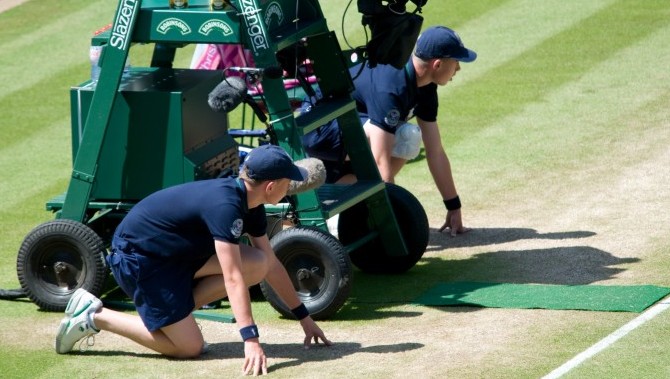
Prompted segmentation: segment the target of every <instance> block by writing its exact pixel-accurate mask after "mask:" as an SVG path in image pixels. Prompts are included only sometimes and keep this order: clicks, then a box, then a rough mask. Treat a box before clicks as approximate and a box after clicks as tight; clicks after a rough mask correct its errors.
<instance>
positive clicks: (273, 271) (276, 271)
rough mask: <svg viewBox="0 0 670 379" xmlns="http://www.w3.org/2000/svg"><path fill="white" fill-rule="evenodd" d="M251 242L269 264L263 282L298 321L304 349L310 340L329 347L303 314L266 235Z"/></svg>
mask: <svg viewBox="0 0 670 379" xmlns="http://www.w3.org/2000/svg"><path fill="white" fill-rule="evenodd" d="M251 242H252V244H253V245H254V247H256V248H258V249H260V250H262V251H263V252H264V253H265V255H266V256H267V258H268V260H269V262H270V263H269V270H268V273H267V276H266V277H265V281H266V282H267V283H268V284H269V285H270V287H272V290H273V291H274V292H275V293H276V294H277V296H279V298H280V299H281V300H282V301H283V302H284V304H286V306H287V307H288V308H289V309H291V310H292V311H293V313H294V314H295V315H296V318H298V319H299V321H300V325H301V326H302V329H303V331H304V332H305V339H304V344H305V348H309V347H310V346H311V344H312V340H313V341H314V343H317V344H318V343H319V340H321V341H322V342H323V343H324V344H326V345H331V344H332V342H330V341H329V340H328V339H327V338H326V336H325V335H324V333H323V331H322V330H321V329H320V328H319V327H318V326H317V325H316V323H315V322H314V320H313V319H312V317H311V316H309V313H304V312H306V309H305V308H304V305H303V304H302V303H301V302H300V298H299V297H298V295H297V294H296V291H295V288H293V283H291V279H290V278H289V276H288V272H286V268H285V267H284V265H282V264H281V262H280V261H279V260H278V259H277V256H276V255H275V253H274V251H273V250H272V246H271V245H270V240H269V239H268V237H267V235H264V236H262V237H252V238H251Z"/></svg>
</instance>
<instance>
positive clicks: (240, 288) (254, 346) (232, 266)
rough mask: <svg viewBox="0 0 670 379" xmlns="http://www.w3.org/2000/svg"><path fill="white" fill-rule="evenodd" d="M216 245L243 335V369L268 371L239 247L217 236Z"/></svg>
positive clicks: (247, 370)
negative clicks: (245, 280) (218, 238)
mask: <svg viewBox="0 0 670 379" xmlns="http://www.w3.org/2000/svg"><path fill="white" fill-rule="evenodd" d="M214 248H215V249H216V256H217V258H218V259H219V264H220V265H221V272H222V273H223V281H224V284H225V286H226V294H227V295H228V301H229V302H230V307H231V308H232V311H233V315H234V316H235V320H236V322H237V325H238V326H239V327H240V333H241V334H242V337H243V338H244V365H243V366H242V371H243V373H244V374H245V375H246V374H249V373H252V372H253V374H254V375H257V374H259V373H263V374H267V358H266V357H265V353H264V352H263V348H262V347H261V345H260V341H259V340H258V329H257V328H256V325H255V323H254V318H253V315H252V313H251V300H250V298H249V290H248V288H247V285H246V284H245V282H244V277H243V275H242V258H241V256H240V247H239V246H238V245H236V244H233V243H230V242H223V241H219V240H215V241H214ZM254 334H255V336H254Z"/></svg>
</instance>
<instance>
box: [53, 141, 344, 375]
mask: <svg viewBox="0 0 670 379" xmlns="http://www.w3.org/2000/svg"><path fill="white" fill-rule="evenodd" d="M307 176H308V173H307V170H305V169H304V168H301V167H298V166H296V165H295V164H294V162H293V161H292V160H291V158H290V157H289V155H288V154H287V153H286V152H285V151H284V150H283V149H282V148H281V147H278V146H274V145H263V146H260V147H257V148H255V149H253V150H252V151H251V152H250V153H249V155H248V156H247V159H246V161H245V163H244V166H243V167H242V170H241V172H240V177H239V178H221V179H211V180H201V181H196V182H191V183H186V184H181V185H177V186H174V187H170V188H166V189H163V190H160V191H158V192H156V193H154V194H151V195H149V196H147V197H146V198H145V199H143V200H142V201H140V202H139V203H137V205H135V206H134V207H133V208H132V209H131V211H130V212H129V213H128V214H127V215H126V216H125V217H124V219H123V220H122V222H121V223H120V224H119V226H118V228H117V229H116V232H115V234H114V237H113V240H112V248H111V253H110V255H109V256H108V257H107V261H108V264H109V267H110V269H111V270H112V273H113V275H114V278H115V279H116V281H117V283H118V284H119V286H120V287H121V288H122V289H123V290H124V292H125V293H126V294H127V295H128V296H129V297H130V298H131V299H132V300H133V302H134V303H135V306H136V308H137V312H138V313H139V317H137V316H134V315H129V314H126V313H122V312H117V311H114V310H111V309H107V308H104V307H103V306H102V302H101V301H100V300H99V299H97V298H96V297H95V296H93V295H92V294H90V293H88V292H87V291H85V290H84V289H79V290H77V291H76V292H75V293H74V295H73V296H72V298H71V299H70V302H69V303H68V305H67V308H66V310H65V317H64V318H63V320H62V321H61V324H60V326H59V328H58V331H57V336H56V351H57V352H58V353H60V354H63V353H67V352H69V351H71V350H72V349H73V348H74V345H75V344H76V343H77V341H79V340H82V339H83V338H86V337H89V336H92V335H94V334H96V333H98V332H99V331H100V330H106V331H109V332H112V333H116V334H119V335H121V336H124V337H126V338H129V339H131V340H133V341H135V342H137V343H139V344H140V345H143V346H145V347H147V348H149V349H152V350H154V351H157V352H159V353H161V354H164V355H166V356H169V357H174V358H194V357H197V356H199V355H200V354H201V353H202V352H203V348H204V346H205V342H204V339H203V336H202V333H201V331H200V329H199V327H198V325H197V324H196V322H195V319H194V317H193V315H192V312H193V311H194V310H196V309H199V308H200V307H201V306H203V305H205V304H208V303H210V302H213V301H215V300H218V299H221V298H223V297H226V296H227V297H228V300H229V301H230V305H231V308H232V312H233V315H234V316H235V319H236V321H237V325H238V326H239V328H240V335H241V338H242V340H243V341H244V363H243V373H244V374H252V373H253V374H265V373H267V358H266V356H265V353H264V352H263V349H262V347H261V345H260V342H259V330H258V327H257V326H256V324H255V322H254V319H253V315H252V312H251V304H250V299H249V291H248V287H249V286H252V285H255V284H257V283H259V282H261V281H262V280H265V281H266V282H267V283H268V284H270V286H271V287H272V289H273V290H274V291H275V293H277V295H279V296H280V297H281V299H282V300H283V301H284V303H285V304H286V305H287V306H288V307H290V308H291V309H292V310H293V314H294V315H295V316H296V318H297V319H298V320H300V324H301V326H302V328H303V331H304V333H305V337H304V343H305V346H306V347H309V346H310V345H311V344H312V342H314V343H317V344H318V343H319V342H323V343H324V344H325V345H330V344H331V342H330V341H329V340H328V339H327V338H326V336H325V335H324V333H323V331H322V330H321V329H320V328H319V327H318V326H317V324H316V323H315V322H314V321H313V320H312V318H311V317H310V316H309V312H308V311H307V308H306V307H305V306H304V305H303V304H302V303H301V302H300V299H299V298H298V296H297V294H296V292H295V289H294V288H293V285H292V283H291V281H290V279H289V276H288V274H287V272H286V269H285V268H284V266H283V265H282V264H281V263H280V262H279V261H278V260H277V258H276V256H275V254H274V252H273V250H272V247H271V246H270V241H269V239H268V237H267V235H266V227H267V221H266V215H265V208H264V206H263V205H264V204H276V203H278V202H279V201H280V200H281V199H282V198H284V197H285V196H286V193H287V190H288V189H289V185H290V182H291V180H294V181H303V180H305V179H306V178H307ZM244 233H247V234H248V235H249V236H250V240H251V242H252V245H253V246H249V245H246V244H240V243H239V239H240V236H241V235H242V234H244Z"/></svg>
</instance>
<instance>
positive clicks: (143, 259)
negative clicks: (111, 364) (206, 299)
mask: <svg viewBox="0 0 670 379" xmlns="http://www.w3.org/2000/svg"><path fill="white" fill-rule="evenodd" d="M207 259H209V258H202V259H199V260H194V261H188V262H184V261H179V262H172V261H169V260H166V259H165V258H152V257H148V256H146V255H143V254H141V253H138V252H136V251H134V250H133V249H132V248H130V247H129V246H128V243H127V241H125V240H123V239H121V238H118V237H114V239H113V240H112V252H111V254H110V255H108V256H107V264H108V265H109V268H110V269H111V271H112V274H113V275H114V279H116V282H117V284H118V285H119V287H121V289H122V290H123V291H124V292H125V293H126V295H128V296H129V297H130V298H131V299H132V300H133V303H135V307H136V309H137V313H138V314H139V315H140V317H141V318H142V321H143V322H144V325H145V326H146V327H147V329H149V330H150V331H152V332H153V331H155V330H158V329H160V328H162V327H164V326H168V325H171V324H174V323H175V322H177V321H180V320H183V319H184V318H186V317H187V316H188V315H189V314H191V312H193V308H194V307H195V301H194V300H193V285H194V279H193V276H194V275H195V273H196V271H198V270H199V269H200V268H201V267H202V266H203V265H204V264H205V262H207Z"/></svg>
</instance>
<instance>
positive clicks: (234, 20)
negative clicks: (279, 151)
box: [47, 0, 407, 256]
mask: <svg viewBox="0 0 670 379" xmlns="http://www.w3.org/2000/svg"><path fill="white" fill-rule="evenodd" d="M233 3H234V4H235V8H237V9H238V10H240V11H241V12H238V11H237V10H236V9H233V8H231V7H228V8H226V9H225V10H223V11H213V10H210V8H209V2H208V1H207V0H191V1H190V2H189V7H188V8H185V9H169V8H168V1H167V0H144V1H142V0H120V1H119V5H118V8H117V11H116V15H115V17H114V22H113V24H112V27H111V29H110V30H109V31H108V32H107V33H104V34H102V35H100V36H98V37H96V38H94V39H93V40H92V43H93V44H100V45H103V46H104V47H103V53H102V55H101V58H100V63H99V64H100V67H101V75H100V79H99V81H98V82H97V85H96V87H95V89H94V91H93V94H92V98H91V100H90V108H89V110H88V113H87V117H86V119H85V126H84V128H83V133H82V135H81V139H80V141H79V144H78V148H77V149H76V154H75V155H74V162H73V170H72V177H71V179H70V183H69V186H68V189H67V192H66V194H65V195H64V197H62V207H60V205H61V202H60V199H54V200H52V201H50V202H49V203H48V205H47V208H49V209H51V210H54V211H56V212H58V214H57V217H60V218H67V219H73V220H79V221H82V222H84V221H85V220H86V217H87V211H90V210H91V209H107V208H109V207H113V206H115V205H117V206H118V205H120V204H121V203H122V201H116V202H115V203H109V204H107V205H105V202H104V201H98V199H92V198H91V193H92V189H93V187H94V185H95V183H96V181H99V180H101V178H100V177H99V176H98V174H99V173H98V169H99V164H100V159H101V152H102V151H103V148H104V147H105V145H106V144H107V143H109V142H113V141H112V140H110V139H109V138H111V137H110V136H113V135H114V132H113V131H112V130H110V129H112V128H118V123H113V122H111V120H112V119H113V117H114V113H115V112H117V111H116V110H115V106H114V104H115V102H116V101H117V97H119V93H120V92H119V88H120V83H121V79H122V75H123V72H124V67H125V62H126V59H127V57H128V53H129V50H130V48H131V45H132V44H133V43H154V44H155V49H154V54H153V57H152V63H151V65H152V67H153V69H161V68H165V69H169V68H171V67H172V61H173V59H174V56H175V50H176V49H177V48H179V47H182V46H185V45H187V44H191V43H217V44H226V43H231V44H233V43H234V44H238V43H242V44H244V45H245V47H247V48H248V49H250V50H251V51H252V52H253V55H254V61H255V63H256V65H257V66H258V67H269V66H278V65H279V63H278V61H277V57H276V53H277V52H278V51H281V50H283V49H288V48H292V47H293V46H296V45H297V44H301V45H302V46H304V47H305V48H306V51H307V54H308V56H309V58H310V60H311V61H313V62H314V71H315V73H316V76H317V77H318V79H319V87H320V89H321V91H322V93H323V94H324V99H325V100H324V101H323V103H321V104H319V105H318V106H316V107H314V109H313V110H312V111H311V112H310V113H307V114H305V115H302V116H297V117H296V116H295V115H294V113H293V110H292V109H291V107H290V105H289V104H290V103H289V98H288V95H287V93H286V90H285V89H284V84H283V81H282V80H281V78H279V79H270V78H265V77H264V78H263V80H262V85H263V89H264V97H265V101H266V106H267V109H268V113H269V119H270V123H271V124H272V127H273V129H274V130H275V132H276V135H277V137H278V143H279V145H280V146H281V147H283V148H284V149H285V150H286V151H287V152H288V153H289V154H290V155H291V156H292V157H293V158H294V159H301V158H304V157H305V152H304V151H303V149H302V144H301V136H302V135H303V134H304V133H307V132H309V131H311V130H313V129H315V128H317V127H319V126H320V125H322V124H324V123H325V122H327V121H330V120H332V119H334V118H337V119H338V122H339V124H340V126H341V128H342V130H343V137H344V140H345V146H346V149H347V153H348V155H349V157H350V159H351V161H352V167H353V169H354V171H355V174H356V175H357V177H358V182H357V183H356V184H353V185H324V186H322V187H321V188H320V189H318V190H313V191H306V192H303V193H301V194H298V195H296V196H295V198H294V204H295V208H296V209H295V211H296V213H297V215H298V219H299V222H300V224H301V225H312V226H317V227H319V228H322V229H323V230H325V231H327V227H326V222H325V221H326V220H327V219H328V218H330V217H332V216H334V215H336V214H338V213H341V212H342V211H344V210H346V209H348V208H349V207H351V206H353V205H355V204H357V203H359V202H361V201H365V202H366V204H367V206H368V207H369V209H370V214H371V216H370V222H371V224H374V225H371V226H372V227H371V230H373V233H372V234H371V235H369V236H366V237H364V238H363V239H362V240H361V241H357V242H356V243H354V244H352V246H346V247H345V248H347V249H348V250H351V249H354V248H355V247H356V246H360V245H361V244H362V243H364V242H365V241H367V240H369V239H372V238H375V237H377V236H379V237H381V240H382V242H383V244H384V248H385V249H386V253H387V254H388V255H391V256H395V255H406V254H407V248H406V246H405V243H404V241H403V238H402V235H401V233H400V230H399V227H398V224H397V222H396V220H395V217H394V215H393V210H392V208H391V204H390V202H389V199H388V196H387V194H386V191H385V184H384V183H383V182H382V180H381V177H380V175H379V171H378V170H377V167H376V165H375V162H374V159H373V156H372V153H371V151H370V149H369V146H368V144H367V139H366V137H365V134H364V132H363V129H362V127H361V124H360V120H359V117H358V113H357V112H356V108H355V103H354V101H353V100H352V98H351V96H350V92H351V90H352V89H353V83H352V81H351V78H350V76H349V74H348V70H347V66H348V65H347V63H346V62H345V60H344V58H343V56H342V52H341V49H340V46H339V44H338V42H337V39H336V37H335V34H334V33H333V32H331V31H329V30H328V27H327V24H326V20H325V18H324V16H323V13H322V11H321V7H320V5H319V3H318V1H317V0H297V3H296V0H274V1H270V2H268V1H262V0H234V1H233ZM343 78H347V79H349V80H343ZM118 148H123V147H122V146H118ZM122 200H123V199H122ZM123 204H124V205H123V207H131V206H132V201H128V202H127V203H126V202H123ZM285 207H286V206H285V205H282V204H280V205H279V206H276V207H272V206H268V211H269V212H277V213H281V212H283V211H285ZM89 213H90V212H89Z"/></svg>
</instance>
